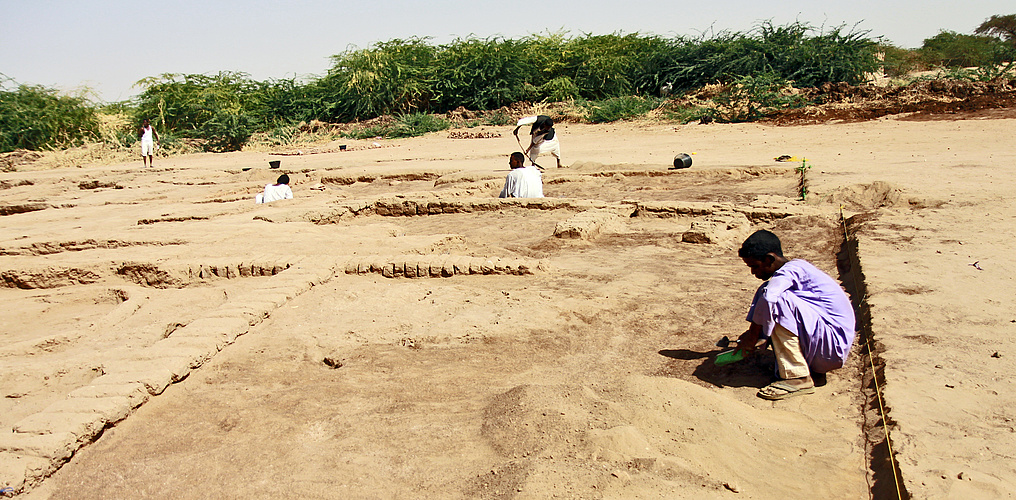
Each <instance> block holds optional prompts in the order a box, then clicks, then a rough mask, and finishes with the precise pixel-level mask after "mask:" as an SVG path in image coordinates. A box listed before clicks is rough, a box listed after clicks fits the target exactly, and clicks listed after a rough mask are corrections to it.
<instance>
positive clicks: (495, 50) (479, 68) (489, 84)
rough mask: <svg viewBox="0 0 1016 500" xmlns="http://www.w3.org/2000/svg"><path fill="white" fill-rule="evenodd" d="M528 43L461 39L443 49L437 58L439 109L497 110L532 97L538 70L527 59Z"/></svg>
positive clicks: (436, 76)
mask: <svg viewBox="0 0 1016 500" xmlns="http://www.w3.org/2000/svg"><path fill="white" fill-rule="evenodd" d="M525 44H526V43H525V42H524V41H515V40H505V39H501V38H492V39H458V40H455V41H453V42H452V43H450V44H448V45H444V46H442V47H440V50H439V53H438V55H437V57H436V58H435V61H434V62H435V70H434V92H435V99H436V101H437V109H439V110H450V109H455V108H457V107H458V106H465V107H466V108H468V109H494V108H499V107H501V106H507V105H508V104H512V103H514V102H518V101H521V100H525V99H526V98H527V97H531V96H532V95H533V93H534V91H535V87H532V88H530V87H527V86H526V84H527V83H530V85H531V82H532V81H533V80H534V77H535V76H536V75H535V69H534V68H533V66H532V64H529V62H528V61H527V60H526V58H525V54H526V51H525Z"/></svg>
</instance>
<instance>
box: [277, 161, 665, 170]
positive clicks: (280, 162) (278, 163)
mask: <svg viewBox="0 0 1016 500" xmlns="http://www.w3.org/2000/svg"><path fill="white" fill-rule="evenodd" d="M674 161H675V162H676V161H677V160H674ZM279 165H282V160H272V161H270V162H268V168H279Z"/></svg>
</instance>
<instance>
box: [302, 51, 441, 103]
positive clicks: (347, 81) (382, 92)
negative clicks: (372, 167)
mask: <svg viewBox="0 0 1016 500" xmlns="http://www.w3.org/2000/svg"><path fill="white" fill-rule="evenodd" d="M436 52H437V49H436V48H435V47H432V46H430V45H428V44H427V43H426V39H423V38H411V39H409V40H400V39H395V40H391V41H388V42H381V43H377V44H375V45H374V46H373V47H371V48H369V49H356V50H347V51H345V52H343V53H341V54H338V55H334V56H332V62H333V64H334V65H333V66H332V69H330V70H329V71H328V75H327V76H325V77H324V78H323V79H322V80H321V81H320V82H319V92H320V94H321V95H322V97H324V98H325V99H326V100H327V104H325V111H326V112H325V116H321V118H325V119H329V120H337V121H349V120H356V119H365V118H374V117H377V116H381V115H386V114H395V113H409V112H412V111H416V110H419V109H427V106H428V104H429V102H430V100H431V97H432V90H431V86H432V78H433V76H432V71H433V69H432V66H433V63H434V58H435V54H436Z"/></svg>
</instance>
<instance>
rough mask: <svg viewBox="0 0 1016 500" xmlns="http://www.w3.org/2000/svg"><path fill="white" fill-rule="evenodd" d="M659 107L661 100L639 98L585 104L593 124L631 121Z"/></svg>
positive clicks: (629, 97) (613, 98)
mask: <svg viewBox="0 0 1016 500" xmlns="http://www.w3.org/2000/svg"><path fill="white" fill-rule="evenodd" d="M659 105H660V100H659V99H656V98H648V99H646V98H642V97H638V96H625V97H612V98H610V99H604V100H602V101H593V102H588V103H585V107H586V109H587V112H588V115H587V117H588V119H589V121H591V122H593V123H603V122H613V121H618V120H630V119H632V118H637V117H639V116H642V115H644V114H646V113H648V112H650V111H652V110H654V109H656V108H657V107H659Z"/></svg>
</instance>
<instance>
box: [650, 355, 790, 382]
mask: <svg viewBox="0 0 1016 500" xmlns="http://www.w3.org/2000/svg"><path fill="white" fill-rule="evenodd" d="M725 350H726V349H714V350H711V351H705V352H700V351H692V350H690V349H663V350H661V351H659V353H660V355H661V356H664V357H667V358H670V359H675V360H680V361H685V362H687V361H697V360H701V362H700V363H699V364H698V366H696V367H695V369H694V370H693V371H692V372H691V375H692V376H694V377H695V378H697V379H699V380H701V381H703V382H706V383H709V384H712V385H715V386H716V387H758V388H762V387H764V386H765V385H767V384H769V383H770V382H772V381H773V379H774V377H773V366H774V363H775V357H774V356H773V353H772V351H769V350H765V351H760V352H759V353H758V354H756V355H755V356H753V357H751V358H748V359H746V360H744V361H739V362H737V363H733V364H729V365H727V366H716V365H715V364H713V360H714V359H715V358H716V355H717V354H719V353H721V352H723V351H725ZM673 364H676V365H684V366H672V367H671V368H672V370H673V371H680V372H684V373H687V372H686V370H687V367H688V363H673Z"/></svg>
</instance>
